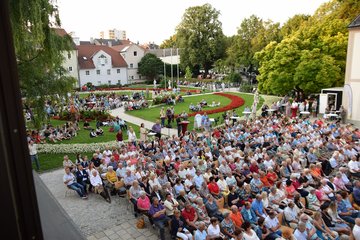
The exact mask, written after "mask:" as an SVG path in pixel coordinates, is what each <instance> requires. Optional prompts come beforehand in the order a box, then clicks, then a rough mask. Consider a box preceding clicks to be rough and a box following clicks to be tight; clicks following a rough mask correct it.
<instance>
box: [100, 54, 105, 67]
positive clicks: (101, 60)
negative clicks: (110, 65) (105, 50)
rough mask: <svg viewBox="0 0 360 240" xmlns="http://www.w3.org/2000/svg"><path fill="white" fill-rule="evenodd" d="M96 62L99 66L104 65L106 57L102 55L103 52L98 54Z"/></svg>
mask: <svg viewBox="0 0 360 240" xmlns="http://www.w3.org/2000/svg"><path fill="white" fill-rule="evenodd" d="M98 62H99V64H101V66H105V64H107V58H106V57H105V56H104V54H101V55H100V57H99V59H98Z"/></svg>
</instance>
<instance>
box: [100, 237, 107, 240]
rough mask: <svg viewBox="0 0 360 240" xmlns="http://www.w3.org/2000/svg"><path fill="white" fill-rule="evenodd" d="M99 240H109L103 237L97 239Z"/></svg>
mask: <svg viewBox="0 0 360 240" xmlns="http://www.w3.org/2000/svg"><path fill="white" fill-rule="evenodd" d="M99 240H109V238H108V237H106V236H105V237H102V238H99Z"/></svg>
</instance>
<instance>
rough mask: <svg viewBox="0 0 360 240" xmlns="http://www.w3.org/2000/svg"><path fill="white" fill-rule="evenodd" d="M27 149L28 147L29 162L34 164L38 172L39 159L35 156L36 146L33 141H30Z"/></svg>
mask: <svg viewBox="0 0 360 240" xmlns="http://www.w3.org/2000/svg"><path fill="white" fill-rule="evenodd" d="M28 147H29V153H30V159H31V162H35V165H36V170H38V171H39V169H40V163H39V157H38V155H37V144H35V143H34V141H32V140H30V141H29V145H28Z"/></svg>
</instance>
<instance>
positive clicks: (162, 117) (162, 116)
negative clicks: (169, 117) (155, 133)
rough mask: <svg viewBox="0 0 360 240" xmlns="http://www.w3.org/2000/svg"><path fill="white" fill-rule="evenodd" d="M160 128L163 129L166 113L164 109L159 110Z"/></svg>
mask: <svg viewBox="0 0 360 240" xmlns="http://www.w3.org/2000/svg"><path fill="white" fill-rule="evenodd" d="M160 119H161V127H165V119H166V112H165V109H164V107H162V108H161V110H160Z"/></svg>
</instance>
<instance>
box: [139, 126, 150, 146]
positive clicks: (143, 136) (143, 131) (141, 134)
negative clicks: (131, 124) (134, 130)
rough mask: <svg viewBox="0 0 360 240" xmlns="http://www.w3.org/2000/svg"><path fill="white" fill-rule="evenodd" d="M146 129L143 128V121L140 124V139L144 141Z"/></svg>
mask: <svg viewBox="0 0 360 240" xmlns="http://www.w3.org/2000/svg"><path fill="white" fill-rule="evenodd" d="M147 133H148V132H147V130H146V129H145V126H144V123H141V124H140V141H142V142H145V141H146V135H147Z"/></svg>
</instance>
